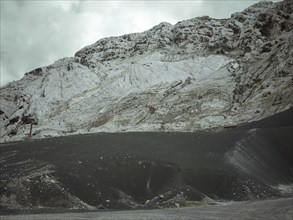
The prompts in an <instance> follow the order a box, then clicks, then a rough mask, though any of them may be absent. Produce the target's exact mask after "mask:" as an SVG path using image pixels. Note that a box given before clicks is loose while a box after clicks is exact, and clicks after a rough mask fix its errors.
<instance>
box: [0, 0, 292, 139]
mask: <svg viewBox="0 0 293 220" xmlns="http://www.w3.org/2000/svg"><path fill="white" fill-rule="evenodd" d="M292 12H293V2H292V1H289V0H285V1H282V2H277V3H272V2H267V1H264V2H260V3H257V4H255V5H253V6H251V7H249V8H247V9H245V10H244V11H243V12H239V13H235V14H232V16H231V17H230V18H228V19H213V18H210V17H207V16H204V17H197V18H194V19H190V20H185V21H181V22H178V23H177V24H175V25H171V24H168V23H161V24H159V25H157V26H155V27H153V28H152V29H150V30H147V31H145V32H142V33H134V34H128V35H123V36H119V37H109V38H104V39H100V40H99V41H97V42H96V43H94V44H92V45H90V46H87V47H84V48H82V49H81V50H79V51H78V52H77V53H76V54H75V55H74V57H69V58H63V59H60V60H58V61H56V62H55V63H53V64H52V65H49V66H46V67H42V68H38V69H35V70H33V71H31V72H29V73H26V74H25V76H24V77H23V79H21V80H19V81H16V82H12V83H9V84H7V85H6V86H4V87H2V88H0V103H1V106H0V127H1V131H0V137H1V142H7V141H14V140H21V139H24V138H27V137H28V136H29V135H28V134H29V133H30V128H31V126H32V136H33V137H34V138H42V137H48V136H63V135H69V134H79V133H95V132H121V131H187V132H189V131H197V130H223V129H228V128H230V127H235V126H239V125H242V124H244V123H247V122H251V121H255V120H259V119H262V118H264V117H267V116H271V115H274V114H275V113H278V112H282V111H284V110H286V109H289V108H290V107H291V106H292V105H293V86H292V82H293V71H292V70H293V68H292V65H293V56H292V55H293V49H292V48H293V47H292V45H293V37H292V34H293V32H292V27H293V13H292Z"/></svg>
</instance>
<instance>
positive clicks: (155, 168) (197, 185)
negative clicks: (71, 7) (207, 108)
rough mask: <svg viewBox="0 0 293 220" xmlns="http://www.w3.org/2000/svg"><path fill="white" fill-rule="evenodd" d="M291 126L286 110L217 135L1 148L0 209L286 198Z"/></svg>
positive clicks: (130, 136)
mask: <svg viewBox="0 0 293 220" xmlns="http://www.w3.org/2000/svg"><path fill="white" fill-rule="evenodd" d="M292 125H293V123H292V109H290V110H288V111H285V112H282V113H280V114H278V115H275V116H273V117H270V118H266V119H264V120H261V121H259V122H253V123H251V124H249V125H246V126H243V127H242V128H237V129H234V130H229V131H225V132H217V133H213V132H198V133H151V132H150V133H144V132H143V133H113V134H111V133H99V134H88V135H77V136H69V137H58V138H50V139H43V140H31V141H24V142H15V143H9V144H1V145H0V150H1V154H0V167H1V168H0V169H1V172H0V202H1V204H0V205H1V210H2V212H4V210H7V209H13V210H20V209H23V208H32V209H35V208H44V207H45V208H76V209H89V208H91V207H89V206H88V205H90V206H92V207H97V208H111V209H119V208H120V209H121V208H122V209H128V208H156V207H172V206H175V205H177V206H178V204H179V205H188V203H189V201H193V203H194V201H197V202H198V201H201V202H206V201H208V202H212V201H213V200H248V199H265V198H274V197H281V196H292V194H290V192H287V193H286V192H285V191H280V190H279V189H278V186H279V185H290V184H293V175H292V171H293V163H292V161H293V155H292V148H293V147H292V143H293V140H292V128H293V126H292ZM207 198H208V199H207ZM85 203H86V204H88V205H86V204H85Z"/></svg>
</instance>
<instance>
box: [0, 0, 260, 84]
mask: <svg viewBox="0 0 293 220" xmlns="http://www.w3.org/2000/svg"><path fill="white" fill-rule="evenodd" d="M258 1H259V0H242V1H240V0H234V1H224V0H214V1H211V0H193V1H179V0H178V1H174V0H173V1H166V0H164V1H133V0H132V1H122V0H120V1H98V0H96V1H84V0H80V1H77V0H76V1H73V0H72V1H70V0H65V1H61V0H55V1H53V0H0V2H1V39H0V43H1V47H0V51H1V78H0V80H1V86H3V85H5V84H7V83H8V82H11V81H13V80H18V79H20V78H22V77H23V75H24V73H26V72H28V71H31V70H33V69H35V68H38V67H42V66H46V65H49V64H51V63H53V62H54V61H56V60H57V59H60V58H62V57H70V56H73V55H74V53H75V52H76V51H77V50H79V49H80V48H82V47H84V46H86V45H89V44H92V43H95V42H96V41H97V40H98V39H100V38H103V37H108V36H117V35H122V34H126V33H132V32H141V31H145V30H147V29H149V28H151V27H153V26H154V25H157V24H158V23H160V22H163V21H164V22H169V23H171V24H175V23H177V22H178V21H180V20H184V19H190V18H194V17H197V16H203V15H208V16H210V17H213V18H228V17H230V15H231V13H234V12H237V11H242V10H243V9H244V8H246V7H248V6H249V5H252V4H254V3H256V2H258Z"/></svg>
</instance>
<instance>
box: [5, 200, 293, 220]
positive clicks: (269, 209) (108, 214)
mask: <svg viewBox="0 0 293 220" xmlns="http://www.w3.org/2000/svg"><path fill="white" fill-rule="evenodd" d="M0 219H3V220H4V219H5V220H36V219H42V220H53V219H60V220H69V219H76V220H79V219H80V220H86V219H95V220H101V219H103V220H104V219H108V220H116V219H117V220H119V219H125V220H132V219H133V220H138V219H143V220H147V219H148V220H175V219H176V220H178V219H197V220H215V219H218V220H221V219H223V220H224V219H225V220H229V219H233V220H246V219H247V220H258V219H266V220H274V219H276V220H287V219H288V220H292V219H293V197H292V198H282V199H275V200H262V201H246V202H233V203H228V204H219V205H212V206H201V207H191V208H177V209H161V210H136V211H99V212H83V213H58V214H29V215H10V216H0Z"/></svg>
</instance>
